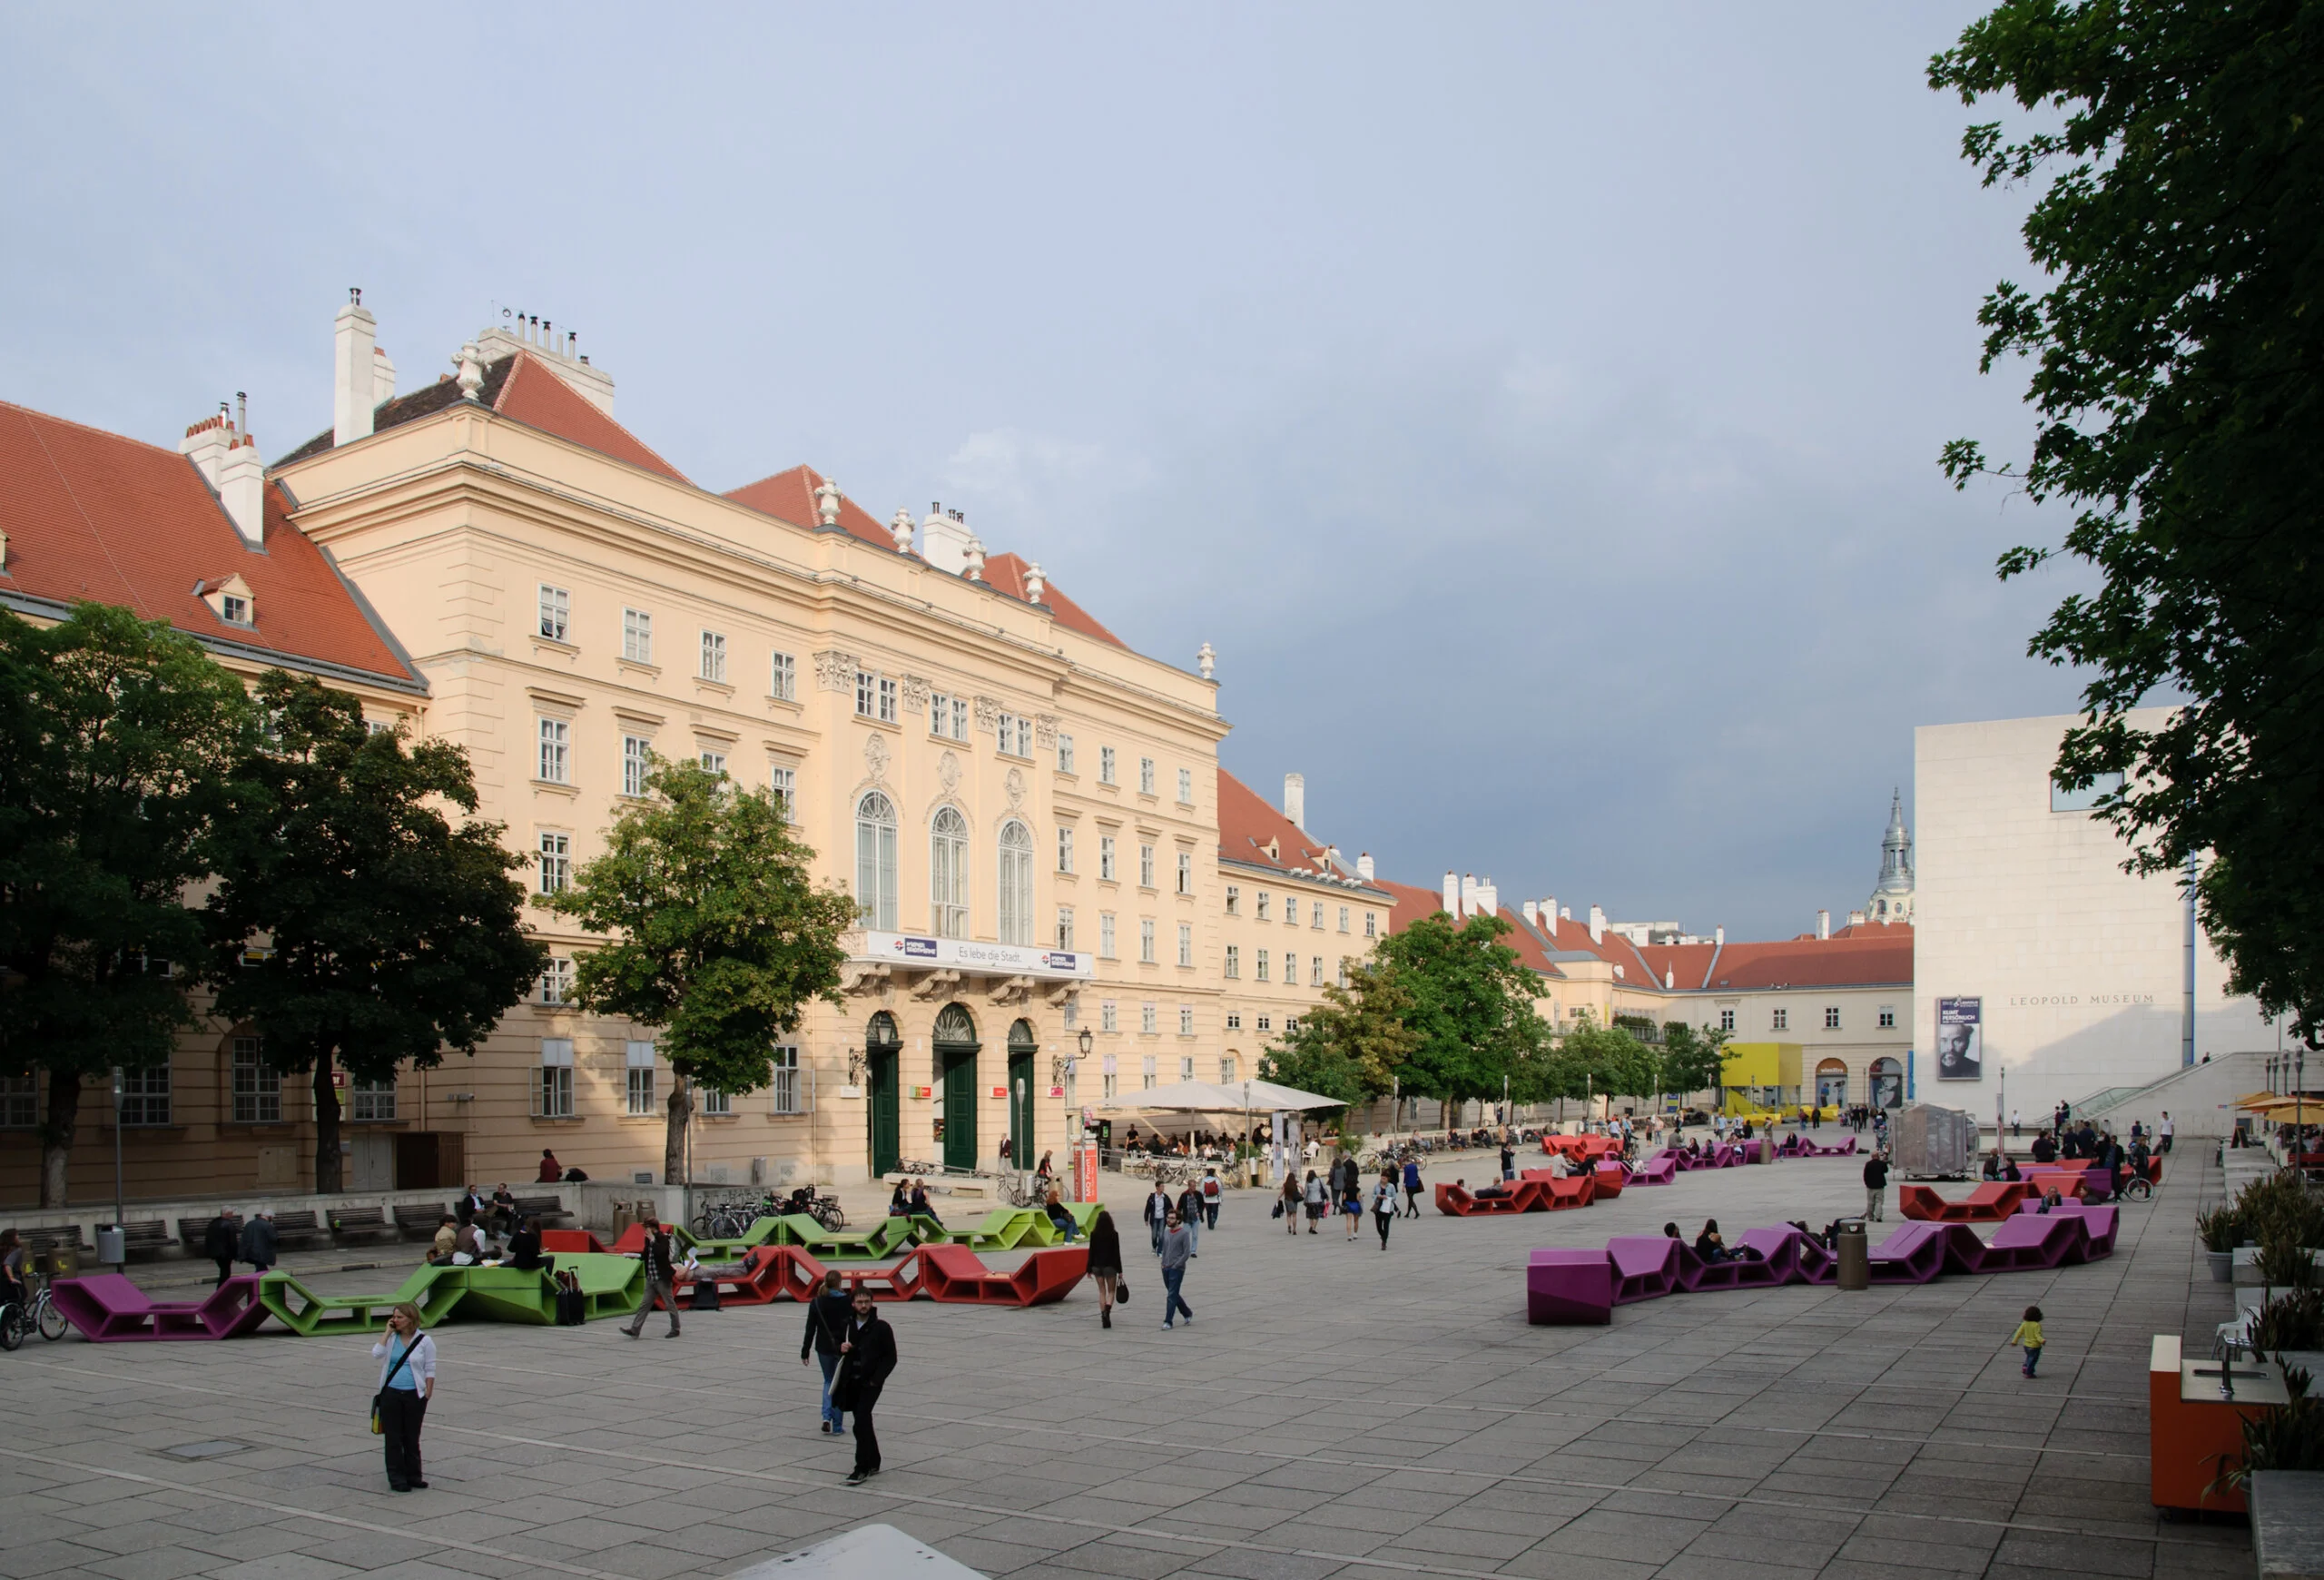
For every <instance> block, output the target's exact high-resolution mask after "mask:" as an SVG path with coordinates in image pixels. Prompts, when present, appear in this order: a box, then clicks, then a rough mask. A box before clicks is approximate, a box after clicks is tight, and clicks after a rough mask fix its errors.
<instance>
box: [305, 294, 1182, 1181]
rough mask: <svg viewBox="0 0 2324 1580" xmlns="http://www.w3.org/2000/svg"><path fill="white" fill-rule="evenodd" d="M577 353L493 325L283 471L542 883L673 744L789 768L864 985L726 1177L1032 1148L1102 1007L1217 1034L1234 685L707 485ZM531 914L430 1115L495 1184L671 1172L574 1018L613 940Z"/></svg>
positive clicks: (919, 542)
mask: <svg viewBox="0 0 2324 1580" xmlns="http://www.w3.org/2000/svg"><path fill="white" fill-rule="evenodd" d="M360 311H361V310H360V309H359V308H357V309H354V310H353V311H351V312H350V311H343V312H342V313H341V316H340V366H341V369H342V376H344V370H345V368H346V367H347V365H348V364H349V363H350V361H357V362H359V361H360V360H362V359H363V355H364V352H365V351H366V350H367V349H368V348H367V345H366V343H365V342H366V339H367V331H368V327H369V326H368V325H367V324H365V323H363V322H362V321H360V320H359V319H355V318H354V315H355V314H357V313H359V312H360ZM350 320H353V324H352V328H351V329H350ZM502 339H503V340H504V341H505V339H506V337H502ZM350 341H352V342H353V343H352V344H351V345H350ZM568 350H569V348H567V347H566V346H564V345H561V344H553V343H547V342H546V341H542V340H540V339H537V338H536V339H528V340H523V341H521V343H516V344H509V343H499V344H496V343H493V341H491V340H486V341H480V342H479V343H478V344H476V345H475V346H474V347H472V348H471V352H470V354H469V356H468V361H467V363H466V365H465V366H464V367H463V368H462V371H461V375H460V378H459V379H458V380H450V381H448V382H446V383H442V384H438V385H436V386H433V387H431V388H429V389H428V390H422V391H420V392H419V393H418V394H416V395H412V396H408V397H405V398H403V399H402V400H397V401H391V402H389V403H387V404H385V405H381V406H379V407H378V408H377V409H376V410H372V411H359V412H357V413H355V414H354V420H353V421H352V422H349V421H348V420H347V418H348V416H349V413H347V412H345V411H342V413H341V419H342V421H341V425H340V427H339V428H337V429H335V430H334V432H333V433H332V434H330V435H327V436H324V437H323V438H322V439H318V440H317V441H315V442H314V443H313V444H310V446H307V447H305V448H304V449H301V450H300V451H299V452H297V453H295V454H294V455H293V456H291V457H290V458H288V459H287V460H286V461H285V462H284V463H283V464H282V465H281V467H280V468H279V469H278V471H277V474H276V475H277V478H278V479H279V481H280V483H281V487H282V488H283V489H285V490H286V491H287V492H288V493H289V494H290V495H291V497H292V498H293V499H295V500H296V509H295V512H294V516H293V519H294V521H295V523H296V525H297V526H298V527H299V528H300V529H301V530H303V531H304V532H305V533H306V534H307V536H308V537H309V538H310V539H311V540H312V541H313V542H315V543H316V544H318V545H320V547H322V548H324V549H325V550H326V551H327V552H328V553H329V554H330V556H331V557H332V558H334V559H335V561H336V563H337V565H338V567H339V568H340V573H341V574H342V575H343V576H344V577H346V578H347V579H348V580H349V582H350V584H351V585H352V586H353V587H354V588H357V589H359V592H360V594H361V596H362V597H363V598H364V599H365V600H366V601H367V602H368V603H369V606H370V607H372V608H373V609H375V610H377V611H378V613H379V617H380V618H381V620H382V621H383V622H384V623H385V624H386V625H387V626H388V627H389V628H390V629H392V630H394V631H395V632H396V633H397V635H398V636H399V637H400V639H401V641H402V642H403V644H404V646H405V647H406V648H407V650H408V651H409V655H410V659H411V664H412V666H413V667H414V668H415V669H416V670H417V672H418V673H419V675H421V676H424V678H425V680H426V683H427V686H428V704H427V707H426V710H425V717H424V727H425V728H426V730H427V732H428V734H430V735H431V736H439V737H442V738H445V739H448V740H451V741H455V742H457V743H458V744H459V745H461V746H465V747H466V748H467V749H468V752H469V754H470V757H471V760H472V761H473V763H474V765H475V770H476V776H477V782H478V791H479V794H480V795H481V796H482V798H483V807H482V812H483V815H485V816H487V817H490V818H494V819H497V820H499V821H502V822H505V823H506V824H507V826H508V830H509V837H510V838H511V839H512V840H513V841H515V842H516V843H517V844H519V845H520V846H521V847H522V848H523V849H524V850H525V851H526V853H527V854H529V855H531V856H532V857H533V858H534V862H535V874H534V881H535V883H536V884H537V887H539V888H541V889H542V890H544V891H546V890H548V889H553V888H555V887H556V886H557V885H559V884H563V883H565V882H567V881H569V879H570V874H572V872H573V871H574V870H576V868H577V867H578V866H579V865H580V864H583V863H586V862H587V861H588V860H589V859H590V858H591V857H592V856H594V855H596V854H598V851H599V850H600V848H601V842H602V834H603V830H604V829H605V828H606V825H607V824H608V823H609V821H610V820H611V818H612V817H613V816H614V815H615V813H616V812H617V810H618V808H619V807H620V806H621V805H623V804H624V802H625V799H626V798H629V797H633V796H635V795H637V794H638V793H639V792H640V790H641V789H642V788H643V781H644V775H645V772H646V771H647V768H648V765H649V764H650V762H651V760H652V759H653V758H654V757H655V756H659V757H665V758H681V757H695V758H698V759H699V760H701V761H703V762H704V763H705V764H709V765H716V766H719V767H722V768H723V769H724V771H725V772H727V773H728V774H730V775H733V776H734V778H735V779H736V780H737V781H738V782H740V783H742V784H745V785H771V786H773V789H774V790H775V791H776V792H777V793H778V794H779V795H781V796H783V798H784V799H785V800H787V801H788V802H789V804H790V805H791V806H792V807H793V816H794V818H795V820H796V822H797V824H798V825H799V832H800V834H801V836H802V837H803V839H804V841H805V842H806V843H807V844H810V845H812V847H813V849H814V850H815V851H816V853H817V856H816V871H817V875H818V876H819V877H820V878H821V879H822V880H823V881H825V882H828V883H831V884H837V885H841V886H843V887H845V888H847V889H849V890H850V891H852V893H853V894H855V895H856V897H857V899H858V901H859V903H860V904H861V906H862V914H863V918H864V925H863V927H862V929H861V930H860V931H859V932H858V933H856V934H854V935H853V936H852V938H851V940H850V942H849V953H850V961H849V963H848V965H847V967H846V970H845V1001H846V1002H845V1004H844V1006H843V1007H841V1008H836V1009H834V1008H832V1006H830V1005H828V1004H822V1003H818V1004H816V1005H815V1006H813V1007H812V1009H811V1011H810V1012H809V1014H808V1016H807V1019H806V1021H805V1023H804V1024H803V1026H802V1027H801V1028H800V1031H799V1033H798V1036H797V1038H796V1040H795V1044H794V1045H793V1046H790V1047H786V1048H784V1049H782V1050H780V1051H779V1052H778V1055H777V1062H778V1069H777V1073H776V1078H775V1081H774V1082H773V1085H772V1087H771V1088H769V1089H768V1090H765V1091H758V1092H753V1093H738V1094H734V1095H733V1096H731V1097H729V1096H726V1095H724V1094H719V1093H707V1094H704V1103H703V1108H704V1116H703V1118H702V1119H701V1121H699V1122H698V1123H697V1125H696V1126H695V1127H694V1150H695V1159H694V1174H695V1178H696V1179H697V1180H708V1181H711V1182H715V1181H717V1180H721V1179H727V1180H734V1181H737V1182H740V1181H742V1180H745V1179H763V1180H764V1181H765V1182H767V1183H770V1184H778V1183H783V1182H785V1181H788V1180H793V1179H805V1178H812V1179H816V1180H844V1179H849V1178H862V1176H863V1174H864V1172H865V1171H866V1170H867V1169H869V1170H874V1171H878V1170H886V1169H891V1168H894V1167H896V1166H898V1165H899V1164H901V1163H906V1162H912V1161H931V1162H933V1161H937V1160H943V1161H949V1162H951V1163H954V1164H956V1165H957V1164H967V1163H971V1162H974V1163H979V1164H981V1165H982V1166H986V1167H990V1166H992V1165H993V1163H994V1162H995V1161H997V1160H999V1159H1000V1155H1001V1148H1002V1145H1003V1142H1004V1140H1005V1139H1006V1140H1010V1141H1015V1142H1017V1143H1018V1144H1019V1147H1020V1148H1021V1156H1022V1158H1023V1160H1024V1161H1026V1162H1028V1163H1029V1162H1030V1161H1031V1160H1034V1159H1035V1158H1037V1157H1038V1156H1039V1153H1040V1152H1042V1151H1046V1150H1052V1149H1061V1148H1062V1147H1063V1146H1064V1144H1065V1142H1066V1140H1067V1136H1068V1113H1069V1112H1075V1111H1077V1110H1078V1103H1079V1102H1081V1101H1085V1097H1084V1091H1083V1090H1082V1083H1083V1082H1084V1081H1086V1079H1087V1077H1086V1075H1085V1074H1084V1073H1083V1072H1082V1071H1079V1070H1077V1069H1076V1068H1075V1063H1076V1060H1077V1056H1078V1037H1079V1032H1081V1031H1082V1030H1083V1029H1085V1028H1086V1029H1088V1031H1090V1032H1092V1033H1093V1039H1092V1040H1093V1044H1094V1046H1095V1047H1096V1048H1101V1049H1103V1050H1104V1057H1105V1058H1106V1059H1108V1061H1109V1062H1118V1061H1119V1060H1120V1059H1121V1058H1123V1057H1124V1056H1126V1055H1127V1056H1132V1057H1141V1058H1148V1059H1155V1058H1164V1059H1168V1060H1170V1061H1171V1062H1177V1060H1178V1059H1180V1058H1183V1057H1185V1056H1186V1055H1187V1052H1189V1051H1191V1050H1193V1049H1195V1048H1196V1047H1197V1046H1202V1047H1207V1048H1212V1049H1215V1048H1216V1047H1217V1046H1218V1038H1219V1036H1220V1033H1221V1021H1220V1003H1219V993H1218V991H1217V985H1216V980H1215V973H1208V972H1205V971H1203V970H1201V969H1200V963H1202V962H1204V961H1205V960H1206V959H1207V958H1209V957H1210V956H1211V955H1212V954H1213V953H1215V952H1216V948H1217V938H1216V931H1217V925H1218V922H1217V918H1218V915H1219V910H1220V907H1219V904H1218V892H1217V866H1216V860H1215V859H1214V855H1215V852H1216V844H1217V832H1216V762H1217V743H1218V741H1219V739H1220V737H1221V736H1223V735H1224V734H1225V733H1226V725H1225V723H1224V722H1223V721H1222V720H1221V719H1220V717H1219V716H1218V714H1217V710H1216V688H1215V686H1214V684H1213V682H1212V681H1211V680H1209V679H1208V678H1207V677H1206V676H1201V675H1194V674H1189V673H1187V672H1186V671H1183V670H1180V669H1178V668H1177V667H1172V666H1170V665H1167V664H1164V663H1161V662H1159V661H1157V660H1155V659H1151V658H1147V657H1143V656H1141V655H1138V654H1137V653H1134V652H1131V651H1130V650H1129V649H1128V647H1125V646H1124V645H1123V644H1122V643H1121V642H1120V641H1119V640H1118V639H1117V638H1116V637H1113V635H1112V634H1111V633H1110V632H1108V630H1106V628H1105V627H1103V626H1101V625H1099V624H1098V622H1097V621H1096V620H1094V619H1093V618H1091V617H1089V616H1088V614H1087V613H1086V612H1084V611H1083V610H1081V609H1080V608H1079V607H1078V606H1077V605H1075V604H1073V603H1072V602H1071V600H1069V599H1068V598H1067V597H1065V595H1064V594H1063V593H1062V592H1060V591H1059V590H1058V589H1057V588H1054V587H1051V586H1049V585H1048V584H1047V582H1046V580H1045V578H1042V577H1041V575H1040V572H1039V567H1038V566H1032V565H1028V564H1026V563H1024V562H1023V561H1021V560H1019V559H1017V558H1015V557H1013V556H1007V555H999V556H992V557H988V556H987V555H986V554H985V551H984V549H983V547H982V545H981V544H980V542H979V541H978V540H977V539H976V538H975V537H974V536H973V535H972V534H971V533H970V531H969V529H968V528H967V525H966V523H965V522H964V521H963V520H961V519H960V518H959V516H958V515H957V514H956V513H950V512H945V511H943V510H941V509H934V510H931V513H930V514H929V515H928V517H927V518H925V519H924V520H922V521H920V522H917V523H915V522H914V521H913V519H912V518H911V514H910V513H909V512H898V514H897V515H896V517H895V518H892V519H891V520H890V521H886V522H882V521H880V520H878V519H875V518H873V517H872V516H871V515H870V514H868V513H867V512H865V511H864V510H862V509H860V508H859V507H858V506H857V505H856V504H855V503H854V502H853V501H852V500H851V499H847V498H846V497H845V496H844V495H843V494H842V493H841V492H840V491H839V490H838V489H837V488H836V486H834V485H832V483H830V481H829V480H828V479H824V478H822V477H821V476H820V475H818V474H816V473H814V472H812V471H811V470H809V469H805V468H798V469H793V470H790V471H786V472H781V473H777V474H775V475H773V476H771V477H768V478H766V479H762V480H761V481H759V482H757V483H753V484H751V485H749V486H748V487H745V488H742V489H735V490H734V491H733V492H731V493H727V494H717V493H713V492H710V491H708V490H706V489H701V488H699V487H696V486H695V485H694V484H693V483H692V482H690V481H689V480H688V479H685V478H684V477H683V476H681V475H680V474H679V473H678V472H677V471H676V469H675V468H673V467H671V466H670V465H669V464H668V463H667V462H666V461H665V460H663V459H662V458H660V457H659V456H658V455H656V454H655V452H653V451H652V450H651V449H648V448H647V447H645V445H644V444H642V443H640V442H639V441H638V440H637V439H635V437H634V436H632V435H630V434H629V433H628V432H627V431H626V430H623V429H621V428H620V427H619V426H618V425H617V424H615V422H614V421H613V420H612V418H611V415H610V412H609V410H607V409H608V408H609V407H610V404H611V381H610V380H606V379H605V378H604V377H603V375H602V374H601V373H597V372H596V371H595V370H588V369H587V368H586V364H583V363H580V362H579V361H578V360H577V359H576V358H573V357H571V356H570V355H569V354H567V352H568ZM364 417H369V419H370V420H369V422H368V423H367V422H365V421H364V420H362V419H363V418H364ZM1204 667H1205V668H1207V664H1205V666H1204ZM537 927H538V930H539V933H540V935H541V936H542V937H543V938H544V939H545V940H546V941H547V943H549V945H550V947H551V949H552V950H553V951H554V953H555V955H556V959H555V961H554V962H553V963H552V967H551V970H550V972H549V973H548V974H547V976H546V977H545V978H544V979H543V982H542V983H541V986H540V991H539V992H537V993H536V994H535V995H534V998H535V1002H531V1003H528V1004H527V1005H526V1006H524V1007H522V1008H520V1009H518V1010H517V1011H515V1012H511V1013H510V1014H509V1015H508V1016H507V1018H506V1019H505V1020H504V1021H503V1022H502V1023H501V1025H500V1027H499V1028H498V1030H497V1032H495V1033H494V1035H493V1037H492V1038H491V1040H490V1042H488V1044H487V1046H486V1048H485V1049H484V1050H483V1051H482V1052H481V1053H480V1054H479V1055H478V1058H477V1060H476V1062H475V1064H474V1066H473V1068H472V1069H470V1070H468V1071H466V1074H467V1075H468V1081H467V1083H466V1084H467V1090H464V1091H458V1092H455V1093H451V1094H450V1095H449V1096H448V1099H447V1101H451V1102H453V1103H455V1104H457V1105H458V1106H457V1108H456V1109H455V1110H454V1111H451V1112H449V1113H443V1114H435V1115H430V1116H428V1119H427V1121H426V1122H428V1123H438V1122H451V1123H458V1125H460V1126H461V1127H462V1128H463V1129H464V1130H465V1131H467V1132H468V1135H469V1136H470V1137H471V1138H472V1139H471V1141H470V1146H469V1156H470V1158H471V1160H472V1161H471V1168H470V1172H472V1173H475V1174H477V1175H478V1176H479V1177H487V1178H498V1177H501V1176H504V1175H509V1174H514V1173H517V1172H518V1171H519V1170H528V1169H529V1166H530V1164H529V1160H531V1159H532V1158H534V1157H535V1156H537V1150H538V1149H539V1148H540V1147H544V1146H547V1147H553V1148H554V1149H555V1150H556V1155H557V1157H558V1158H559V1160H562V1161H564V1162H566V1163H567V1164H573V1165H578V1166H579V1167H581V1168H583V1169H585V1170H588V1171H589V1172H590V1173H591V1174H592V1175H593V1176H596V1177H600V1178H606V1177H611V1178H622V1177H625V1176H626V1175H627V1174H630V1173H633V1172H639V1173H642V1172H648V1171H651V1172H655V1173H658V1170H659V1167H660V1160H661V1151H662V1126H663V1113H664V1107H663V1105H664V1103H665V1101H666V1099H667V1097H668V1095H669V1090H670V1086H669V1083H670V1080H671V1077H670V1074H669V1071H667V1070H666V1068H665V1067H664V1066H663V1065H662V1064H661V1063H660V1062H658V1061H657V1059H656V1057H655V1051H654V1047H653V1043H652V1039H651V1036H650V1033H649V1032H646V1031H645V1030H644V1029H641V1028H638V1027H635V1026H632V1025H628V1024H625V1023H624V1022H618V1021H610V1020H606V1019H603V1018H600V1017H596V1016H592V1015H588V1014H586V1013H583V1012H580V1011H578V1010H576V1009H575V1008H573V1007H572V1006H571V1005H570V1004H569V1003H568V1002H566V997H567V994H568V992H569V984H570V973H571V961H572V959H573V957H574V956H575V954H576V953H578V952H580V951H582V950H585V949H586V948H587V947H588V945H589V942H590V941H589V940H588V939H587V938H586V936H584V935H582V934H580V933H576V932H574V931H572V930H571V929H570V928H569V927H568V926H566V924H565V923H562V922H561V921H559V920H558V919H556V918H555V917H553V916H552V915H550V914H549V913H547V912H542V913H539V914H538V917H537ZM1133 1050H1136V1051H1138V1052H1137V1053H1132V1051H1133ZM446 1073H447V1074H449V1073H450V1072H449V1071H447V1072H446ZM435 1084H436V1085H437V1086H438V1087H447V1086H449V1085H450V1084H452V1083H451V1082H450V1081H447V1080H445V1079H444V1077H442V1076H438V1078H437V1079H436V1081H435ZM1077 1118H1078V1113H1077Z"/></svg>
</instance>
